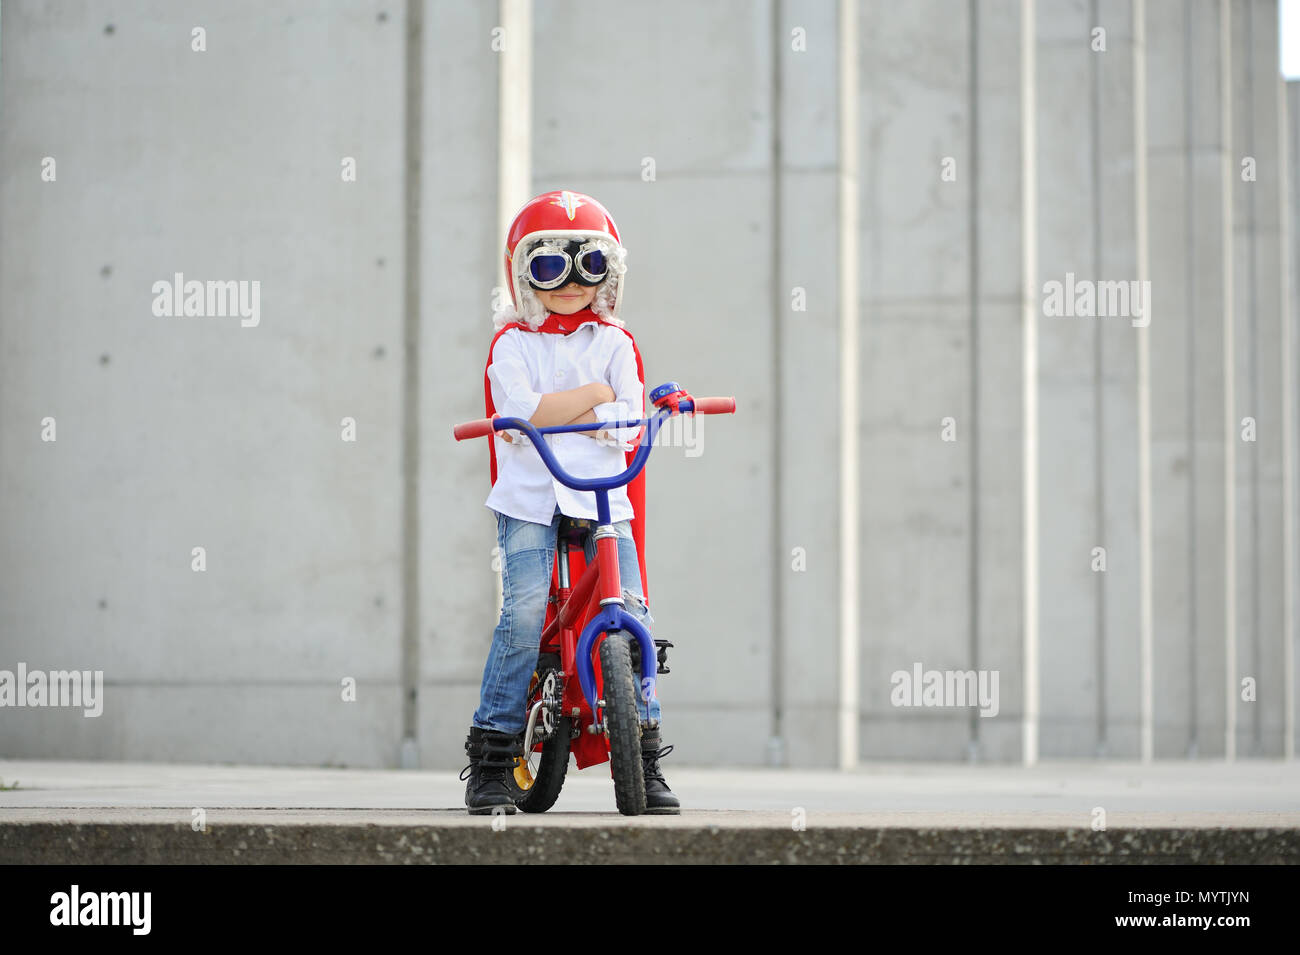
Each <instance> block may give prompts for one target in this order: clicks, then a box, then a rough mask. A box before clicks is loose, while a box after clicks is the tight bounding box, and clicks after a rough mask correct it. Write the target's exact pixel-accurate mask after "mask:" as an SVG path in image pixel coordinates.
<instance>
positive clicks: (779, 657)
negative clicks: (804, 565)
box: [769, 0, 786, 763]
mask: <svg viewBox="0 0 1300 955" xmlns="http://www.w3.org/2000/svg"><path fill="white" fill-rule="evenodd" d="M771 15H772V24H771V26H772V87H771V94H772V104H771V106H772V110H771V111H772V117H771V123H772V137H771V149H772V152H771V162H772V194H771V198H770V201H771V204H772V237H771V242H772V245H771V250H770V254H771V256H772V272H771V275H772V278H771V282H772V378H773V381H772V385H773V387H772V391H771V392H770V394H771V396H772V433H773V435H774V438H775V440H774V442H773V443H774V447H775V451H776V453H775V454H773V455H772V538H771V539H772V557H773V559H772V564H771V567H772V571H771V573H772V580H771V591H772V664H771V666H772V709H771V729H770V734H771V735H770V742H769V747H770V750H769V752H770V754H771V755H770V756H769V759H775V760H776V761H778V762H779V763H784V762H786V759H785V757H784V755H782V753H783V747H782V744H781V737H782V732H783V730H782V726H783V722H784V695H785V688H784V680H783V678H782V677H783V673H784V670H785V667H784V665H783V664H784V654H783V653H782V649H783V648H782V637H783V632H784V630H785V601H784V600H783V599H782V598H783V593H782V587H783V585H784V583H785V574H784V571H785V567H786V563H785V551H784V549H783V548H784V546H785V541H784V539H783V536H782V534H783V532H784V529H785V525H784V523H783V516H784V515H783V511H784V508H783V506H782V504H783V502H782V500H781V494H782V491H783V482H782V477H783V474H782V466H781V462H782V460H783V459H784V448H785V432H784V430H783V428H784V426H785V415H784V414H783V409H784V403H783V401H782V398H781V396H782V394H783V393H784V392H783V387H782V383H783V381H784V379H785V375H784V374H783V369H782V367H781V365H782V362H783V361H784V360H785V348H784V347H783V342H782V338H783V336H784V327H783V320H784V317H785V308H784V307H783V306H784V303H783V299H784V295H783V294H782V291H781V286H782V280H783V278H784V271H785V270H784V268H783V266H784V262H783V260H782V258H781V229H782V224H781V63H782V55H783V52H782V47H783V46H784V44H783V43H782V42H781V24H782V8H781V0H772V6H771Z"/></svg>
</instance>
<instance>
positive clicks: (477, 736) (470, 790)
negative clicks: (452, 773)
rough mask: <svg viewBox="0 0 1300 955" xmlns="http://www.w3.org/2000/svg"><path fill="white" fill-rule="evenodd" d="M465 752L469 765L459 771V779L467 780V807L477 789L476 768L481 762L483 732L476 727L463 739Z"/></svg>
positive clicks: (471, 728) (472, 727)
mask: <svg viewBox="0 0 1300 955" xmlns="http://www.w3.org/2000/svg"><path fill="white" fill-rule="evenodd" d="M465 752H466V753H467V754H468V755H469V765H468V766H466V767H465V768H464V769H462V770H461V771H460V778H461V779H468V780H469V782H468V783H467V784H466V786H465V805H466V806H468V805H469V798H470V796H472V795H473V794H474V790H476V789H478V767H479V763H481V762H482V761H483V730H481V729H480V728H479V727H477V726H471V727H470V728H469V736H467V737H466V738H465Z"/></svg>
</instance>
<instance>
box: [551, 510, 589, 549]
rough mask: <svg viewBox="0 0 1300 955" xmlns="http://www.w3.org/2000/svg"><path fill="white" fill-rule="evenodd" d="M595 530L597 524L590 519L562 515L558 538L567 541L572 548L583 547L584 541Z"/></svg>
mask: <svg viewBox="0 0 1300 955" xmlns="http://www.w3.org/2000/svg"><path fill="white" fill-rule="evenodd" d="M595 530H596V522H595V521H593V520H591V519H590V518H586V517H570V516H569V515H568V514H561V515H560V529H559V531H557V536H558V537H559V539H560V540H563V541H567V542H568V543H569V545H570V546H575V547H581V546H582V539H583V538H584V537H586V536H587V535H588V534H590V533H592V532H593V531H595Z"/></svg>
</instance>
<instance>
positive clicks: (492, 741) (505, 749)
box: [461, 727, 519, 816]
mask: <svg viewBox="0 0 1300 955" xmlns="http://www.w3.org/2000/svg"><path fill="white" fill-rule="evenodd" d="M476 737H477V740H476ZM475 742H478V758H477V765H476V760H475V752H474V749H475V745H474V744H475ZM518 749H519V747H518V737H516V736H514V735H513V734H510V733H498V732H496V731H495V730H484V729H479V728H478V727H473V728H472V729H471V730H470V735H469V739H467V740H466V741H465V751H466V752H467V753H469V758H470V764H469V765H468V766H466V767H465V769H462V770H461V779H464V778H466V771H468V773H469V785H468V786H466V788H465V805H466V807H467V808H468V809H469V811H470V814H471V815H475V816H480V815H485V814H487V813H491V812H492V811H493V810H501V811H503V812H505V813H506V814H507V815H509V814H513V813H514V811H515V803H514V800H513V799H511V798H510V790H509V789H507V788H506V774H507V773H510V772H513V771H514V768H515V757H516V756H517V755H518Z"/></svg>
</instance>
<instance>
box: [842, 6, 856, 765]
mask: <svg viewBox="0 0 1300 955" xmlns="http://www.w3.org/2000/svg"><path fill="white" fill-rule="evenodd" d="M857 11H858V7H857V0H840V4H839V13H838V21H839V34H840V36H839V57H840V62H839V76H838V83H837V87H838V90H839V117H838V119H839V137H840V140H839V156H838V160H839V176H838V182H839V196H838V199H839V210H838V213H839V230H840V242H839V290H838V291H839V296H838V298H839V302H838V304H839V310H840V311H839V331H840V439H841V440H840V462H839V464H840V466H839V478H840V482H839V483H840V486H839V503H840V527H839V532H840V533H839V538H840V552H839V564H840V579H839V610H840V612H839V664H840V666H839V713H838V720H837V724H838V728H839V733H838V737H839V738H838V744H839V754H838V759H837V762H838V764H839V767H840V768H841V769H851V768H852V767H854V766H856V765H857V762H858V721H859V718H860V715H859V713H858V699H859V686H858V681H859V674H858V639H859V634H858V622H859V616H860V615H859V608H860V600H861V598H860V594H859V580H858V556H859V555H858V494H859V490H860V487H859V435H860V434H861V431H860V427H861V425H860V415H861V410H860V409H859V407H858V364H859V361H860V356H859V355H858V201H859V194H858V172H859V169H858V122H857V120H858V20H857Z"/></svg>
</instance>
